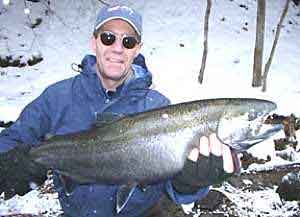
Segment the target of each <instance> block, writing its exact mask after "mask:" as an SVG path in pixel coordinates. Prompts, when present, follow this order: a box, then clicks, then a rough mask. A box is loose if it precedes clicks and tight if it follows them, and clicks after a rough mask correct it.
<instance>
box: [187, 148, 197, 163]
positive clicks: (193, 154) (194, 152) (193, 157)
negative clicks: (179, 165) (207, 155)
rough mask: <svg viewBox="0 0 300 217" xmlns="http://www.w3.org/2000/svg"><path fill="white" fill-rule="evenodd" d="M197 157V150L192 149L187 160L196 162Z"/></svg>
mask: <svg viewBox="0 0 300 217" xmlns="http://www.w3.org/2000/svg"><path fill="white" fill-rule="evenodd" d="M198 156H199V150H198V148H194V149H192V151H191V152H190V153H189V156H188V159H190V160H191V161H194V162H196V161H197V160H198Z"/></svg>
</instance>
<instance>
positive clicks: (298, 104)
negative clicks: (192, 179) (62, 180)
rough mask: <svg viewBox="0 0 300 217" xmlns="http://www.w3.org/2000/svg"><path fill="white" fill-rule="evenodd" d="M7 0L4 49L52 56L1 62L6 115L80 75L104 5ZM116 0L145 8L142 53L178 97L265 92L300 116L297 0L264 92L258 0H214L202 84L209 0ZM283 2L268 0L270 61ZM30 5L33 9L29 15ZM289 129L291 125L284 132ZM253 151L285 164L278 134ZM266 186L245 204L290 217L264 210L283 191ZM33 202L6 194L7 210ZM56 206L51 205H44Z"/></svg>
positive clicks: (0, 106) (0, 108) (0, 11)
mask: <svg viewBox="0 0 300 217" xmlns="http://www.w3.org/2000/svg"><path fill="white" fill-rule="evenodd" d="M4 2H5V1H2V0H1V1H0V57H5V56H7V55H12V56H13V57H16V56H20V55H21V56H22V61H23V62H26V61H27V60H28V59H29V58H30V56H32V55H35V54H41V55H42V56H43V58H44V60H43V61H42V62H41V63H39V64H37V65H34V66H26V67H23V68H16V67H7V68H0V120H2V121H14V120H15V119H16V118H17V117H18V115H19V113H20V112H21V110H22V108H23V107H24V106H25V105H26V104H28V103H29V102H30V101H31V100H33V99H34V98H35V97H37V96H38V95H39V94H40V93H41V92H42V91H43V89H44V88H45V87H46V86H48V85H49V84H51V83H53V82H55V81H58V80H61V79H64V78H68V77H70V76H73V75H75V74H76V73H77V72H75V71H73V70H72V69H71V64H72V63H80V61H81V59H82V58H83V56H84V55H85V54H88V53H91V51H90V47H89V40H90V37H91V33H92V27H93V24H94V20H95V16H96V13H97V10H98V9H99V8H100V7H101V6H102V5H103V4H102V3H101V2H100V1H97V0H59V1H54V0H52V1H40V2H39V3H33V2H30V1H19V0H11V1H10V3H9V5H4ZM24 2H26V5H25V4H24ZM47 2H50V4H48V3H47ZM107 2H109V3H117V2H119V3H126V4H127V5H129V6H132V7H133V8H136V9H137V10H139V11H140V12H141V13H142V14H143V18H144V29H143V31H144V35H143V42H144V46H143V49H142V53H143V54H144V55H145V57H146V61H147V65H148V68H149V69H150V70H151V72H152V73H153V81H154V85H153V87H154V88H156V89H158V90H159V91H161V92H162V93H163V94H165V95H166V96H168V97H169V98H170V99H171V100H172V102H173V103H177V102H182V101H189V100H194V99H202V98H214V97H256V98H263V99H269V100H272V101H274V102H276V103H277V105H278V111H277V113H278V114H282V115H289V114H291V113H294V114H295V115H296V116H300V100H299V98H300V86H299V83H300V72H299V68H300V40H299V37H300V7H296V6H295V5H294V3H292V2H291V4H290V7H289V11H288V14H287V17H286V18H285V21H284V27H283V29H282V30H281V35H280V38H279V42H278V45H277V48H276V52H275V55H274V58H273V62H272V65H271V68H270V72H269V78H268V87H267V88H268V89H267V92H265V93H263V92H261V89H260V88H252V87H251V81H252V68H253V52H254V43H255V29H256V5H257V1H256V0H213V4H212V10H211V16H210V26H209V40H208V46H209V52H208V57H207V63H206V70H205V74H204V82H203V84H202V85H200V84H199V83H198V80H197V77H198V73H199V70H200V66H201V58H202V51H203V25H204V14H205V8H206V1H204V0H203V1H193V0H181V1H174V0H160V1H158V0H152V1H134V0H129V1H125V0H120V1H116V0H115V1H107ZM284 4H285V1H283V0H272V1H267V2H266V6H267V13H266V32H265V50H264V63H265V62H266V60H267V58H268V57H269V54H270V50H271V47H272V43H273V40H274V36H275V29H276V26H277V23H278V21H279V17H280V15H281V13H282V10H283V6H284ZM25 7H26V8H28V9H29V14H25V13H24V9H25ZM26 12H28V10H27V11H26ZM37 18H41V19H42V23H41V24H40V25H39V26H37V27H36V28H34V29H32V28H30V27H29V26H30V24H31V23H34V21H35V20H36V19H37ZM282 136H283V133H280V134H279V135H277V137H282ZM298 138H299V136H298ZM251 153H253V154H255V156H258V157H260V158H266V156H267V155H269V156H271V158H272V160H271V162H269V164H278V163H280V162H282V160H280V159H278V157H276V156H275V151H274V145H273V138H272V139H270V140H268V141H266V142H264V144H261V145H257V146H255V147H253V148H252V150H251ZM275 187H276V186H275ZM260 193H261V194H264V192H257V194H256V195H251V194H248V195H246V196H245V197H246V199H245V203H246V200H248V202H247V204H246V205H247V206H252V209H249V210H255V213H254V212H253V213H251V212H250V213H249V216H257V215H256V214H257V213H260V216H280V215H281V216H290V214H291V213H290V212H286V210H285V209H280V207H276V213H275V211H274V213H272V212H271V211H270V213H271V214H270V215H266V214H264V212H263V211H264V210H269V208H270V207H271V206H272V204H274V203H277V202H278V195H277V194H276V193H275V191H274V190H268V191H267V192H265V193H266V194H267V195H268V197H267V198H266V196H260V195H261V194H260ZM37 195H38V194H36V193H35V191H33V192H30V193H29V194H27V195H26V196H24V197H23V198H24V200H30V201H36V204H37V205H36V206H37V207H40V206H39V205H38V204H41V203H42V199H40V198H39V197H38V196H37ZM247 197H248V199H247ZM258 198H261V200H259V199H258ZM24 200H23V199H22V198H13V199H11V200H10V201H5V202H3V201H2V202H1V201H0V214H3V213H5V212H9V210H12V211H16V210H19V211H22V212H33V213H36V212H37V211H36V210H37V209H36V208H33V207H32V206H31V209H30V208H28V206H29V205H28V203H26V202H24ZM53 200H55V199H53ZM50 201H52V200H50ZM249 201H253V202H249ZM258 201H260V203H257V202H258ZM272 201H273V202H274V203H272ZM52 202H53V201H52ZM278 203H279V202H278ZM294 204H295V203H291V206H297V205H294ZM243 205H245V204H243ZM288 205H289V204H288ZM241 206H242V205H241ZM51 207H52V208H53V206H52V205H50V204H49V206H45V207H40V208H39V209H40V211H41V210H44V209H49V208H51ZM282 207H284V206H282ZM52 208H51V209H52ZM270 209H271V208H270ZM271 210H272V209H271ZM260 211H261V212H260ZM278 212H279V213H280V214H278ZM272 214H273V215H272ZM241 216H245V215H244V214H241Z"/></svg>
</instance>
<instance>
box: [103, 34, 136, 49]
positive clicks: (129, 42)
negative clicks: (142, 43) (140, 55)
mask: <svg viewBox="0 0 300 217" xmlns="http://www.w3.org/2000/svg"><path fill="white" fill-rule="evenodd" d="M116 38H117V36H116V35H115V34H114V33H112V32H102V33H101V34H100V39H101V42H102V44H104V45H106V46H111V45H112V44H113V43H115V41H116ZM138 43H139V41H138V40H137V39H136V38H135V37H133V36H127V35H123V36H122V44H123V46H124V47H125V48H127V49H133V48H134V47H135V46H136V45H137V44H138Z"/></svg>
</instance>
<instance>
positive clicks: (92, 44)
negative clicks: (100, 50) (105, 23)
mask: <svg viewBox="0 0 300 217" xmlns="http://www.w3.org/2000/svg"><path fill="white" fill-rule="evenodd" d="M96 43H97V39H96V38H95V37H94V36H92V37H91V40H90V46H91V49H92V51H93V52H95V53H96V48H97V46H96Z"/></svg>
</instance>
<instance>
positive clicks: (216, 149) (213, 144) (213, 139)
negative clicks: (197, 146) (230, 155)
mask: <svg viewBox="0 0 300 217" xmlns="http://www.w3.org/2000/svg"><path fill="white" fill-rule="evenodd" d="M209 144H210V153H211V154H213V155H215V156H218V157H219V156H221V155H222V146H223V144H222V143H221V142H220V140H219V139H218V138H217V135H216V134H215V133H214V134H211V135H210V136H209Z"/></svg>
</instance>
